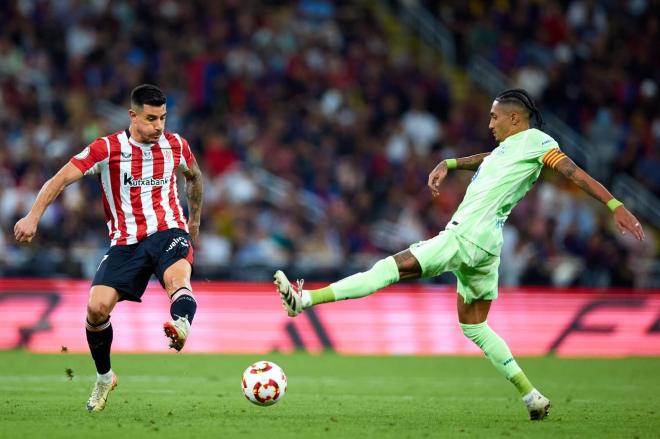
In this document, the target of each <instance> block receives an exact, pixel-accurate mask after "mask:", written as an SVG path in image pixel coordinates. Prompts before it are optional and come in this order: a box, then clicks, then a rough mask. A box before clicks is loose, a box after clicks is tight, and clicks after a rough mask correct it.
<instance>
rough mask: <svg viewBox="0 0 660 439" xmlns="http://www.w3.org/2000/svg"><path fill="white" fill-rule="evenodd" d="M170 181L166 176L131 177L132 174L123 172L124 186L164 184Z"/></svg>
mask: <svg viewBox="0 0 660 439" xmlns="http://www.w3.org/2000/svg"><path fill="white" fill-rule="evenodd" d="M169 182H170V179H169V178H168V177H165V178H153V177H149V178H133V176H132V175H130V174H128V173H126V172H124V186H130V187H139V186H165V185H166V184H168V183H169Z"/></svg>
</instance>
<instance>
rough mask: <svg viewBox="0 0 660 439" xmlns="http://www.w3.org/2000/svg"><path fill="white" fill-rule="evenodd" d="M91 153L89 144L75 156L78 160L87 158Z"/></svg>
mask: <svg viewBox="0 0 660 439" xmlns="http://www.w3.org/2000/svg"><path fill="white" fill-rule="evenodd" d="M89 153H90V150H89V146H88V147H86V148H85V149H83V150H82V151H80V152H79V153H78V154H76V155H75V156H74V158H75V159H76V160H85V159H86V158H87V156H89Z"/></svg>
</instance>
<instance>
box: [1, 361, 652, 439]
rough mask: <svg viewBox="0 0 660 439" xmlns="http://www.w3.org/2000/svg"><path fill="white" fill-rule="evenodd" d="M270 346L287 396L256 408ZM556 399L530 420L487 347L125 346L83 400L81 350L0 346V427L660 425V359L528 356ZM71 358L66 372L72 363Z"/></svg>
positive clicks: (467, 429) (582, 431)
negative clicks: (439, 351)
mask: <svg viewBox="0 0 660 439" xmlns="http://www.w3.org/2000/svg"><path fill="white" fill-rule="evenodd" d="M258 359H269V360H272V361H275V362H276V363H278V364H279V365H280V366H282V368H283V369H284V370H285V372H286V373H287V376H288V379H289V390H288V393H287V395H286V397H285V398H284V399H283V400H282V401H281V402H279V403H278V404H276V405H275V406H272V407H257V406H254V405H252V404H250V403H249V402H248V401H246V400H245V398H244V397H243V395H242V393H241V390H240V377H241V373H242V372H243V370H244V369H245V367H247V366H248V365H249V364H250V363H251V362H253V361H255V360H258ZM519 363H520V364H521V366H522V367H523V368H524V369H525V370H526V372H527V374H528V376H529V377H530V378H531V379H532V381H533V382H534V383H535V384H536V385H537V386H538V387H539V388H540V389H541V390H542V391H543V392H544V393H546V394H547V395H548V396H549V397H550V398H551V399H552V402H553V409H552V411H551V415H550V417H549V418H548V419H546V420H545V421H543V422H530V421H528V420H527V414H526V411H525V409H524V406H523V405H522V403H521V402H520V400H519V398H518V396H517V394H516V392H515V390H514V389H513V387H512V386H511V385H510V384H508V383H507V382H506V381H505V380H504V379H503V378H502V377H500V376H499V375H498V374H497V372H496V371H495V369H493V368H492V366H491V365H490V363H489V362H488V361H487V360H485V359H483V358H477V357H475V358H453V357H347V356H337V355H332V354H326V355H319V356H310V355H305V354H296V355H279V354H269V355H265V356H260V355H255V356H216V355H208V356H205V355H188V354H181V355H177V354H171V355H115V356H114V357H113V369H114V370H115V371H116V372H117V374H118V376H119V387H118V388H117V389H116V390H115V391H113V392H112V393H111V394H110V398H109V399H108V405H107V407H106V409H105V411H103V412H101V413H92V414H90V413H87V412H86V411H85V408H84V403H85V401H86V399H87V397H88V396H89V392H90V389H91V385H92V381H93V372H94V371H93V366H92V362H91V359H90V358H88V357H87V356H84V355H72V354H58V355H38V354H30V353H25V352H0V437H1V438H23V437H25V438H37V437H39V438H59V437H61V438H96V437H113V438H125V439H133V438H143V437H145V438H157V437H173V438H174V437H176V438H177V439H180V438H181V439H182V438H186V437H189V438H207V437H208V438H211V437H213V438H216V437H217V438H227V437H241V438H243V437H245V438H250V437H256V438H260V437H263V438H279V437H300V438H335V437H344V438H359V439H362V438H369V437H378V438H424V437H464V438H471V437H521V436H525V437H535V438H536V437H553V438H558V437H599V438H600V437H617V438H619V437H626V438H634V437H658V435H659V434H660V374H659V371H660V358H633V359H623V360H614V359H606V360H595V359H556V358H522V359H519ZM67 368H70V369H72V370H73V373H74V378H73V380H69V379H68V378H67V377H66V374H65V370H66V369H67Z"/></svg>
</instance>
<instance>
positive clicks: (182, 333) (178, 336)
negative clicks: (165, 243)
mask: <svg viewBox="0 0 660 439" xmlns="http://www.w3.org/2000/svg"><path fill="white" fill-rule="evenodd" d="M191 274H192V266H191V265H190V262H188V260H186V259H179V260H178V261H177V262H175V263H174V264H172V265H170V266H169V267H168V268H167V269H166V270H165V273H164V274H163V284H164V286H165V290H166V291H167V294H168V295H169V296H170V315H171V316H172V319H171V320H168V321H167V322H165V324H164V325H163V329H164V331H165V335H166V336H167V337H168V338H169V339H170V347H171V348H174V349H176V350H177V351H181V349H183V346H184V345H185V343H186V340H187V339H188V335H189V334H190V325H191V323H192V321H193V318H194V317H195V312H196V311H197V302H196V301H195V297H194V296H193V293H192V286H191V284H190V276H191Z"/></svg>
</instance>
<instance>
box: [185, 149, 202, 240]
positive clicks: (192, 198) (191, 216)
mask: <svg viewBox="0 0 660 439" xmlns="http://www.w3.org/2000/svg"><path fill="white" fill-rule="evenodd" d="M183 176H184V177H185V178H186V196H187V197H188V230H189V231H190V238H191V239H192V240H193V241H195V240H196V239H197V236H198V235H199V223H200V221H201V216H202V194H203V192H204V184H203V181H202V180H203V178H202V171H200V170H199V166H198V165H197V160H193V162H192V164H191V165H190V168H189V169H188V170H187V171H185V172H184V173H183Z"/></svg>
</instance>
